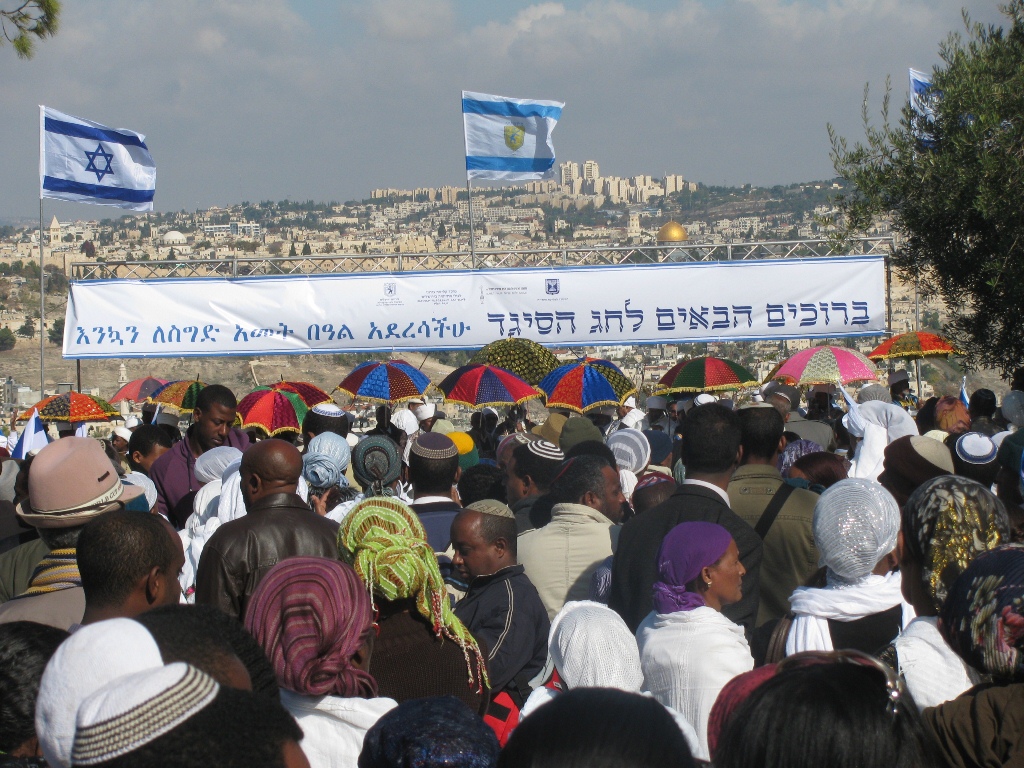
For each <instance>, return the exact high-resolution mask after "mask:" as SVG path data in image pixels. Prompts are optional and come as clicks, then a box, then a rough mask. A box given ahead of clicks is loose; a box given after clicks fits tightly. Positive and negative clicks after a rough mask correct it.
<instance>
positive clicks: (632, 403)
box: [622, 395, 636, 408]
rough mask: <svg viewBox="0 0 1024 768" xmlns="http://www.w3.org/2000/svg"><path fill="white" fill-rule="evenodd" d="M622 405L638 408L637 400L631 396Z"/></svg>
mask: <svg viewBox="0 0 1024 768" xmlns="http://www.w3.org/2000/svg"><path fill="white" fill-rule="evenodd" d="M622 404H623V405H624V406H626V407H627V408H636V398H635V397H633V396H632V395H630V396H629V397H627V398H626V399H625V400H623V401H622Z"/></svg>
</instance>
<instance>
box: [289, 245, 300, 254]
mask: <svg viewBox="0 0 1024 768" xmlns="http://www.w3.org/2000/svg"><path fill="white" fill-rule="evenodd" d="M288 255H289V256H298V255H299V254H298V253H297V252H296V251H295V243H292V247H291V249H289V251H288Z"/></svg>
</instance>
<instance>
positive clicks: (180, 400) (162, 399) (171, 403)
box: [149, 379, 206, 413]
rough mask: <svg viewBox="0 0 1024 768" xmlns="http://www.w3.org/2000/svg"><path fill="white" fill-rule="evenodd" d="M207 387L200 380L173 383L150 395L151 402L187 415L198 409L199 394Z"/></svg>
mask: <svg viewBox="0 0 1024 768" xmlns="http://www.w3.org/2000/svg"><path fill="white" fill-rule="evenodd" d="M205 387H206V385H205V384H204V383H203V382H201V381H199V380H198V379H194V380H191V381H172V382H169V383H167V384H165V385H164V386H163V387H161V388H160V389H158V390H157V391H156V392H154V393H153V394H152V395H150V396H149V402H151V403H158V404H159V405H161V406H163V407H165V408H173V409H175V410H177V411H179V412H181V413H187V412H189V411H191V410H193V409H194V408H195V407H196V400H197V399H198V398H199V393H200V392H202V391H203V389H204V388H205Z"/></svg>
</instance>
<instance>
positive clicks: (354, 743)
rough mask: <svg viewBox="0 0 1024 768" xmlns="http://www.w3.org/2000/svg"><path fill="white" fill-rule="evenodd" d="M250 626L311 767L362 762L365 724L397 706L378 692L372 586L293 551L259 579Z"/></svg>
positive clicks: (331, 563)
mask: <svg viewBox="0 0 1024 768" xmlns="http://www.w3.org/2000/svg"><path fill="white" fill-rule="evenodd" d="M245 627H246V629H248V630H249V632H250V633H252V635H253V637H255V638H256V641H257V642H258V643H259V644H260V646H261V647H262V648H263V650H264V652H266V654H267V658H268V659H270V663H271V666H273V668H274V674H275V675H276V676H277V682H278V684H279V685H280V686H281V703H282V704H284V706H285V708H286V709H287V710H288V711H289V712H291V714H292V716H293V717H294V718H295V720H296V721H297V722H298V723H299V725H300V726H301V727H302V732H303V734H304V735H303V739H302V743H301V746H302V750H303V752H305V753H306V757H307V758H308V759H309V763H310V766H311V768H355V765H356V761H357V760H358V758H359V752H360V750H361V749H362V746H363V737H364V736H365V735H366V732H367V731H368V730H369V729H370V728H371V727H372V726H373V725H374V723H376V722H377V720H378V719H380V717H381V716H382V715H384V714H385V713H386V712H388V711H389V710H391V709H392V708H394V707H395V706H397V702H395V701H394V700H392V699H387V698H377V682H376V680H374V679H373V677H372V676H371V675H370V673H369V672H368V671H367V670H368V669H369V667H370V653H371V651H372V648H373V635H374V632H373V611H372V609H371V607H370V593H369V592H368V591H367V589H366V586H365V585H364V584H363V581H362V579H360V578H359V576H358V575H357V574H356V572H355V571H354V570H353V569H352V567H351V566H350V565H347V564H345V563H341V562H338V561H335V560H327V559H326V558H321V557H293V558H289V559H288V560H283V561H282V562H280V563H278V564H277V565H275V566H274V567H273V568H271V569H270V570H269V571H268V572H267V575H266V576H264V577H263V580H262V581H261V582H260V583H259V586H257V587H256V591H255V593H254V594H253V596H252V600H251V601H250V603H249V607H248V609H247V610H246V614H245Z"/></svg>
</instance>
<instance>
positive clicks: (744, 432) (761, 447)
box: [737, 408, 786, 460]
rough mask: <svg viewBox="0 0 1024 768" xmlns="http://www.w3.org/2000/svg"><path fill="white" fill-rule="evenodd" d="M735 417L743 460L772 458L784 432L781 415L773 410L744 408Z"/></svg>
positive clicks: (784, 422)
mask: <svg viewBox="0 0 1024 768" xmlns="http://www.w3.org/2000/svg"><path fill="white" fill-rule="evenodd" d="M737 415H738V416H739V419H740V434H741V437H740V443H741V445H742V446H743V458H744V459H745V460H746V459H751V458H758V459H770V458H771V457H772V456H774V455H775V452H776V451H777V450H778V449H779V441H780V440H781V439H782V433H783V432H785V430H786V420H785V419H783V418H782V414H780V413H779V412H778V411H777V410H776V409H774V408H744V409H743V410H741V411H739V412H738V413H737Z"/></svg>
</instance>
